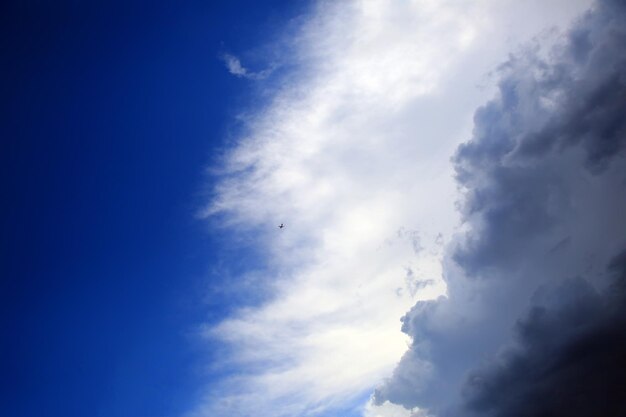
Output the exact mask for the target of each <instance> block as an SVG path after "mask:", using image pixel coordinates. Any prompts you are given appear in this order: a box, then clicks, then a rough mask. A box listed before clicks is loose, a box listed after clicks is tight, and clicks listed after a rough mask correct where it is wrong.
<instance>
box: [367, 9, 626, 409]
mask: <svg viewBox="0 0 626 417" xmlns="http://www.w3.org/2000/svg"><path fill="white" fill-rule="evenodd" d="M552 36H554V35H552ZM559 36H560V37H561V39H560V40H559V42H558V43H557V45H556V46H553V47H551V48H549V49H547V50H544V49H543V48H542V47H541V45H542V39H538V40H537V41H536V42H535V43H533V44H531V45H527V46H525V47H524V48H522V49H521V50H519V51H518V52H517V53H515V54H513V55H511V57H510V58H509V60H508V61H507V62H506V63H504V64H503V65H501V66H500V68H499V69H498V72H497V73H498V76H499V77H500V78H499V91H498V94H497V96H496V97H495V98H494V99H493V100H491V101H489V102H488V103H487V104H486V105H484V106H482V107H481V108H479V109H478V110H477V111H476V113H475V116H474V130H473V134H472V138H471V140H470V141H468V142H467V143H465V144H463V145H461V146H460V147H459V148H458V150H457V153H456V155H455V157H454V164H455V168H456V175H457V182H458V185H459V189H460V190H461V193H462V202H461V204H460V210H461V214H462V218H463V226H462V227H463V228H462V230H463V232H461V233H459V235H458V236H457V238H456V240H455V241H454V242H453V243H452V244H451V245H449V247H448V252H447V256H446V258H445V261H444V275H445V278H446V282H447V284H448V293H447V296H446V297H441V298H439V299H438V300H434V301H420V302H418V303H417V304H416V305H415V307H413V309H412V310H411V311H410V312H408V313H407V314H406V315H405V316H404V317H403V319H402V323H403V325H402V330H403V331H404V332H405V333H407V334H408V335H409V336H411V337H412V343H411V345H410V349H409V351H408V352H407V353H406V354H405V355H404V357H403V358H402V360H401V361H400V363H399V364H398V366H397V368H396V369H395V371H394V373H393V375H392V376H391V377H390V378H389V379H388V380H387V381H386V382H385V384H383V385H382V386H381V387H380V388H379V389H378V390H377V391H376V392H375V395H374V399H375V401H376V402H377V403H379V404H382V403H384V402H385V401H390V402H392V403H396V404H400V405H403V406H404V407H406V408H409V409H414V408H416V407H418V408H419V409H420V411H419V413H429V414H433V415H439V416H472V415H475V416H494V417H495V416H498V417H500V416H502V417H504V416H508V417H511V416H561V415H563V416H589V415H605V416H622V415H626V400H624V396H623V393H624V392H626V364H625V362H624V361H625V359H624V358H626V326H625V320H624V319H625V317H626V314H625V313H626V302H625V301H626V300H625V299H624V282H625V278H624V276H625V271H626V262H625V259H626V255H625V253H626V252H624V249H625V248H626V160H625V148H626V117H625V116H626V2H624V1H618V0H605V1H600V2H597V3H596V4H595V5H594V6H593V8H592V9H591V10H589V11H588V12H587V13H586V14H585V15H584V16H582V17H581V18H580V19H579V20H578V21H577V22H576V23H575V25H574V26H573V27H572V28H571V29H570V31H569V32H567V33H565V34H563V35H559Z"/></svg>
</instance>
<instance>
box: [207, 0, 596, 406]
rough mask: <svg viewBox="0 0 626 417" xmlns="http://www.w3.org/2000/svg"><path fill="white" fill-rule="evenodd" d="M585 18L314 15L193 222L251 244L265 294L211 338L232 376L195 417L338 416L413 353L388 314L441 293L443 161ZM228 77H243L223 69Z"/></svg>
mask: <svg viewBox="0 0 626 417" xmlns="http://www.w3.org/2000/svg"><path fill="white" fill-rule="evenodd" d="M520 3H523V4H520ZM587 4H588V2H587V1H582V0H581V1H552V2H551V4H550V5H549V6H547V7H546V6H545V5H544V4H543V2H540V1H528V2H516V1H497V2H496V1H478V2H477V1H443V2H441V1H427V0H415V1H397V2H387V1H382V0H362V1H356V0H355V1H346V2H325V1H320V2H318V3H317V4H316V6H315V8H314V9H313V11H312V12H311V15H310V16H307V17H306V19H305V21H304V24H303V26H302V28H301V30H300V31H299V33H298V36H296V37H295V39H294V40H293V41H292V42H293V45H292V46H293V50H294V51H296V52H295V54H294V55H293V56H292V57H291V59H292V60H293V61H294V63H295V65H296V66H297V68H298V69H297V70H295V73H294V74H291V75H289V76H287V77H286V78H285V80H286V81H285V83H284V84H283V85H281V86H280V88H278V89H277V91H276V92H275V93H274V96H273V99H272V100H271V101H270V103H269V104H268V105H267V106H265V107H263V108H258V109H255V111H254V112H253V113H252V114H251V115H247V116H246V120H247V126H246V128H247V129H246V132H247V134H246V135H245V136H243V137H241V138H240V139H239V141H238V142H237V144H236V146H235V147H234V148H233V149H232V150H231V151H230V153H229V154H228V156H227V158H226V160H225V161H224V170H225V172H226V174H225V175H224V176H223V177H222V178H221V179H220V182H219V183H218V185H217V187H216V193H215V198H214V199H213V201H212V202H211V203H210V204H209V205H208V207H207V208H206V210H205V212H204V215H206V216H212V215H218V214H219V215H223V216H224V217H225V219H226V223H227V224H228V227H230V228H231V229H232V230H233V231H235V232H236V231H237V230H248V231H249V230H253V231H254V232H255V236H256V244H257V245H258V246H259V247H260V248H263V249H264V251H265V253H266V254H267V256H268V259H267V264H268V265H269V267H268V270H267V271H266V272H265V273H266V275H267V276H265V277H264V279H263V282H264V283H266V284H267V285H268V286H270V287H271V289H272V292H273V294H274V296H273V297H272V298H271V300H270V301H268V302H266V303H264V304H263V305H261V306H260V307H254V308H248V309H242V310H241V311H239V312H237V313H236V314H234V315H232V316H231V317H228V318H226V319H225V320H223V321H222V322H221V323H219V324H218V325H216V326H207V327H206V328H205V330H204V335H205V337H207V338H211V340H219V341H221V342H224V343H226V344H227V345H228V346H229V351H230V352H231V353H230V355H228V357H226V358H223V360H224V361H225V362H228V364H229V365H233V364H234V366H235V367H236V368H237V369H238V372H237V373H236V374H235V375H234V376H230V377H226V378H223V379H222V380H221V381H220V382H218V383H216V384H214V385H213V386H211V388H210V392H209V393H208V394H207V395H206V398H205V402H204V403H203V404H202V405H201V406H200V407H198V408H197V410H196V411H195V415H199V416H248V415H257V416H258V415H262V416H268V417H271V416H286V415H290V416H298V415H307V414H314V413H320V412H323V411H328V410H332V409H341V408H345V407H349V406H350V404H352V403H353V402H354V401H356V400H357V399H358V398H363V396H364V394H367V393H368V392H371V391H372V390H373V388H374V387H375V386H376V385H377V384H379V383H380V382H381V381H382V380H383V379H384V378H386V377H388V376H389V375H390V373H391V371H392V370H393V368H394V366H395V365H396V363H397V362H398V361H399V359H400V357H401V356H402V354H403V353H404V352H405V351H406V349H407V339H406V337H405V335H403V334H402V333H401V332H400V317H402V316H403V315H404V314H405V313H406V312H407V311H408V310H409V309H410V308H411V307H412V306H413V305H414V304H415V303H416V301H417V300H421V299H430V298H434V297H437V296H439V295H441V294H444V293H445V284H444V283H443V280H442V267H441V261H442V257H443V249H444V246H445V244H446V243H447V242H448V241H449V239H450V237H451V235H452V234H453V233H454V231H455V226H456V225H457V223H458V216H457V213H456V211H455V201H456V199H457V196H456V186H455V183H454V181H453V178H452V175H453V174H452V167H451V164H450V162H449V160H450V157H451V155H452V153H453V151H454V149H455V148H456V146H458V144H459V143H460V142H462V141H463V140H466V139H467V138H469V137H470V134H471V128H472V115H473V113H474V111H475V109H476V107H477V106H478V105H480V104H481V103H482V102H483V101H484V100H485V98H486V97H488V96H489V95H490V94H491V92H492V86H491V85H490V79H489V77H488V76H487V74H488V73H489V71H491V70H493V69H494V67H495V65H497V64H498V63H499V62H500V61H501V60H502V59H503V57H505V56H506V53H507V52H508V51H509V49H510V48H511V47H514V46H515V45H517V44H518V43H519V42H521V41H525V40H528V39H529V38H530V37H531V36H534V35H537V34H538V33H539V32H540V31H542V30H544V29H546V28H548V27H550V26H552V25H561V26H562V25H565V24H566V23H567V22H569V20H570V19H571V18H572V17H573V16H574V15H576V14H577V13H578V12H580V11H581V10H582V9H584V6H585V5H587ZM522 15H524V16H528V17H527V19H528V22H526V24H524V25H521V24H519V23H518V17H519V16H522ZM529 22H530V23H529ZM225 62H226V64H227V66H228V69H229V71H230V72H231V73H233V74H235V75H239V76H246V74H248V73H247V70H246V69H245V68H244V67H243V66H242V65H241V63H240V62H239V60H237V59H236V58H235V57H234V56H228V58H225ZM478 86H482V87H481V88H479V87H478ZM280 223H284V224H285V225H286V227H285V228H284V229H282V230H279V229H278V228H277V225H278V224H280ZM363 407H365V408H364V409H363V410H364V411H363V413H364V415H365V416H368V417H369V416H376V417H378V416H382V417H395V416H402V417H404V416H406V415H408V414H406V412H405V411H404V410H403V409H401V407H400V408H399V407H397V406H393V405H391V404H387V405H385V404H383V405H382V406H380V407H376V406H374V405H372V404H368V405H363Z"/></svg>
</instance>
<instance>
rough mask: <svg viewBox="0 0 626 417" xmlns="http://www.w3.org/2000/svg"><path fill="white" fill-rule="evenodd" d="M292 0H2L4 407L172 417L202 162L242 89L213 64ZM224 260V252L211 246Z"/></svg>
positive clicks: (184, 372) (9, 411)
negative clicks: (260, 0) (9, 0)
mask: <svg viewBox="0 0 626 417" xmlns="http://www.w3.org/2000/svg"><path fill="white" fill-rule="evenodd" d="M298 7H300V5H299V4H298V3H297V2H296V3H293V2H286V1H283V2H280V1H276V2H264V4H262V5H259V4H258V3H257V2H246V1H228V2H225V1H224V2H210V3H209V2H185V3H184V4H182V3H181V4H178V3H177V2H134V1H131V2H98V3H91V2H90V3H79V2H27V3H24V2H19V3H17V2H16V3H15V4H10V3H9V4H7V3H5V4H4V5H3V6H2V8H3V12H2V15H3V18H2V20H3V23H2V38H3V41H2V43H3V48H2V49H3V52H2V62H3V63H2V68H3V69H2V73H3V77H2V78H3V80H2V96H3V100H2V101H3V106H2V109H3V110H2V112H3V117H2V119H3V122H2V133H1V136H2V151H1V152H0V154H1V155H2V156H1V158H2V164H1V165H2V176H1V181H2V189H3V194H4V198H3V200H4V201H5V202H6V204H3V205H2V216H1V217H2V251H1V256H2V262H1V269H2V272H1V275H2V280H1V288H2V289H1V290H0V293H1V294H2V302H1V305H2V307H1V308H2V314H1V316H2V343H1V344H0V346H1V347H0V349H1V351H2V357H3V359H2V364H3V365H2V369H3V371H2V374H3V378H2V379H3V381H2V385H3V388H2V390H1V391H2V394H1V396H2V400H1V401H0V410H1V411H0V414H2V415H5V416H85V415H101V416H175V415H180V413H182V412H183V411H186V409H187V408H188V407H189V404H192V403H193V401H194V398H195V397H196V395H197V394H198V389H199V386H201V383H202V381H203V380H204V378H205V376H204V375H202V373H201V372H199V371H197V367H196V366H197V365H198V362H197V359H198V355H199V354H200V353H202V352H204V350H205V348H204V347H198V346H195V345H194V343H193V339H192V338H190V337H189V336H188V334H189V333H191V332H193V329H194V326H196V325H197V324H198V323H199V322H200V320H201V319H202V320H204V319H206V318H207V317H210V316H219V315H220V314H221V313H220V312H219V311H220V308H221V305H220V303H217V304H216V303H212V304H211V310H210V311H207V308H206V307H205V305H204V304H203V296H202V293H203V291H204V287H205V286H206V285H207V284H206V283H205V282H204V281H203V280H204V279H205V278H206V276H207V275H208V271H209V270H210V267H211V265H212V263H214V262H215V261H216V259H217V258H218V255H217V252H218V251H219V249H218V248H219V246H220V243H219V242H220V239H221V238H220V236H219V235H217V234H216V235H212V234H209V233H207V226H206V224H204V223H202V222H200V221H198V220H197V219H196V218H195V212H196V211H197V210H198V207H199V204H200V202H201V196H202V193H203V190H204V187H206V185H207V184H206V181H207V178H206V175H205V173H204V169H205V167H206V166H207V164H208V163H209V162H210V161H211V158H212V155H213V153H214V152H215V150H216V149H217V148H219V147H220V145H222V143H223V140H224V138H225V136H226V135H225V133H226V132H228V130H229V128H230V127H231V125H232V124H233V119H232V115H233V113H234V109H235V108H236V106H237V104H238V103H239V102H241V101H242V100H245V99H246V97H248V96H249V95H250V94H249V93H248V87H249V86H248V85H247V83H246V82H242V81H241V80H238V79H235V78H233V77H232V76H230V74H229V73H228V72H227V71H226V70H225V69H224V66H223V63H222V62H221V61H220V60H219V59H218V55H219V54H220V53H222V50H223V49H224V48H232V49H233V50H238V49H240V48H242V47H244V46H245V47H248V46H249V45H252V44H254V43H255V42H257V41H258V40H259V39H264V38H266V37H267V38H271V36H272V35H273V30H274V25H275V24H276V22H277V21H284V20H285V19H288V18H289V17H291V15H292V14H293V13H295V9H297V8H298ZM225 256H226V255H225Z"/></svg>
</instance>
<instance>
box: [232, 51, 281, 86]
mask: <svg viewBox="0 0 626 417" xmlns="http://www.w3.org/2000/svg"><path fill="white" fill-rule="evenodd" d="M221 59H222V60H223V61H224V64H225V65H226V68H227V69H228V72H230V73H231V74H233V75H235V76H237V77H241V78H247V79H249V80H263V79H265V78H267V77H269V76H270V74H271V73H272V72H273V71H274V70H275V67H274V66H273V65H272V66H270V67H269V68H267V69H265V70H263V71H259V72H253V71H250V70H248V69H247V68H245V67H244V66H243V65H242V64H241V61H240V60H239V58H237V57H236V56H234V55H231V54H223V55H222V56H221Z"/></svg>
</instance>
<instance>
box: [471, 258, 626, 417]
mask: <svg viewBox="0 0 626 417" xmlns="http://www.w3.org/2000/svg"><path fill="white" fill-rule="evenodd" d="M625 260H626V256H624V255H622V256H621V260H620V261H619V263H617V264H616V265H614V266H613V267H612V268H611V269H614V270H615V271H614V273H616V275H618V276H617V277H616V278H617V279H618V281H617V282H616V284H615V285H613V286H612V287H610V288H609V289H608V290H607V291H606V293H604V294H602V295H601V294H599V293H598V292H597V291H596V290H595V289H594V288H593V287H592V286H591V285H590V284H589V283H588V282H587V281H586V280H583V279H572V280H569V281H566V282H564V283H562V284H561V285H560V286H558V287H557V288H553V289H550V290H548V289H545V288H544V289H542V290H541V291H540V292H539V293H538V294H537V297H536V300H533V303H532V306H531V308H530V310H529V312H528V314H527V315H526V317H524V318H523V319H521V320H519V321H518V322H517V324H516V326H515V336H516V341H515V342H514V343H512V344H511V345H510V346H508V347H507V348H505V349H503V350H502V351H501V352H500V353H499V354H498V355H497V356H496V358H495V359H494V360H492V361H490V362H489V363H487V364H485V365H483V366H482V367H480V368H478V369H476V370H474V371H472V372H471V373H470V374H469V376H468V378H467V380H466V383H465V385H464V387H463V395H464V410H463V411H464V412H463V414H464V415H468V414H470V415H481V416H493V417H516V416H519V417H526V416H528V417H530V416H568V417H578V416H580V417H587V416H596V415H597V416H616V417H617V416H625V415H626V397H625V396H624V393H625V392H626V309H625V308H624V306H625V302H626V299H625V298H624V295H625V293H624V283H625V282H626V280H625V279H624V278H625V277H626V262H625ZM467 411H471V412H472V413H468V412H467Z"/></svg>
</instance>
